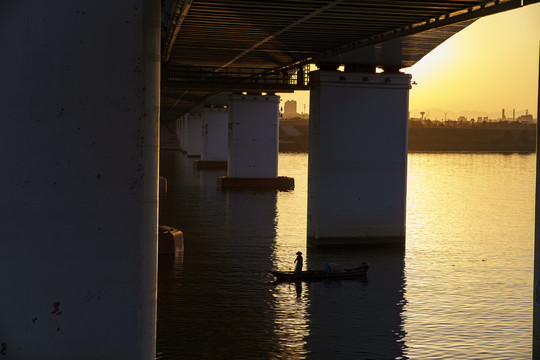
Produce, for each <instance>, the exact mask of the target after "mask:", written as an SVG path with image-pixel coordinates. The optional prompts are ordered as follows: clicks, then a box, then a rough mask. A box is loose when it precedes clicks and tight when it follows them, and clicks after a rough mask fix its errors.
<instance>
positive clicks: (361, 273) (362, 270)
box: [270, 262, 369, 281]
mask: <svg viewBox="0 0 540 360" xmlns="http://www.w3.org/2000/svg"><path fill="white" fill-rule="evenodd" d="M326 265H328V264H326ZM338 269H339V267H338ZM368 270H369V264H368V263H365V262H364V263H362V264H361V265H360V266H358V267H356V268H354V269H343V268H341V269H339V270H335V267H334V269H329V266H325V270H306V271H302V273H298V274H297V273H294V272H293V271H275V270H273V271H270V272H271V273H272V275H274V276H275V277H276V281H317V280H347V279H362V278H365V277H366V275H367V272H368Z"/></svg>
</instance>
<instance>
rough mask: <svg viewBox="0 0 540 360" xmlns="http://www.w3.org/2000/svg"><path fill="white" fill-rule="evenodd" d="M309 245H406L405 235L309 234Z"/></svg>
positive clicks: (318, 246)
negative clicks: (349, 235) (343, 236)
mask: <svg viewBox="0 0 540 360" xmlns="http://www.w3.org/2000/svg"><path fill="white" fill-rule="evenodd" d="M307 246H308V247H312V248H323V247H348V246H350V247H378V246H380V247H405V236H385V237H355V238H338V237H336V238H332V237H325V238H314V237H311V236H308V238H307Z"/></svg>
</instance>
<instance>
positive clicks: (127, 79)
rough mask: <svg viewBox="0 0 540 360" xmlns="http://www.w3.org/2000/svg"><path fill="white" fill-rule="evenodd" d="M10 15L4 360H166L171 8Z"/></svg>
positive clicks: (74, 6) (64, 8)
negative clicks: (160, 279)
mask: <svg viewBox="0 0 540 360" xmlns="http://www.w3.org/2000/svg"><path fill="white" fill-rule="evenodd" d="M0 8H1V10H0V11H1V14H2V16H1V17H2V31H0V49H2V50H1V51H0V64H2V66H1V67H0V78H1V79H2V81H0V93H1V94H2V95H1V96H0V108H1V109H2V110H1V112H0V117H1V119H2V131H1V132H0V147H1V151H0V163H1V164H2V171H1V172H0V189H1V190H0V198H1V199H2V201H1V202H0V237H1V246H0V248H1V250H0V284H1V285H0V293H1V295H0V358H2V359H4V358H5V359H59V360H61V359H154V358H155V328H156V323H155V321H156V318H155V308H156V266H157V263H156V262H157V261H156V260H157V228H158V226H157V219H158V157H159V79H160V76H159V71H160V70H159V69H160V51H159V48H160V45H159V43H160V4H159V2H158V1H153V0H148V1H147V0H128V1H121V2H88V1H84V0H58V1H54V2H53V3H51V2H43V1H36V0H29V1H8V2H4V3H2V4H1V5H0Z"/></svg>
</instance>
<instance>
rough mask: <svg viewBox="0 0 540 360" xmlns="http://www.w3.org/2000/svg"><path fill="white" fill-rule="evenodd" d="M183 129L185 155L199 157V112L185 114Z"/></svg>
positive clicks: (200, 133)
mask: <svg viewBox="0 0 540 360" xmlns="http://www.w3.org/2000/svg"><path fill="white" fill-rule="evenodd" d="M184 131H185V136H186V137H185V144H186V154H187V156H188V157H200V156H201V149H202V118H201V114H200V113H196V114H188V115H187V117H186V122H185V124H184Z"/></svg>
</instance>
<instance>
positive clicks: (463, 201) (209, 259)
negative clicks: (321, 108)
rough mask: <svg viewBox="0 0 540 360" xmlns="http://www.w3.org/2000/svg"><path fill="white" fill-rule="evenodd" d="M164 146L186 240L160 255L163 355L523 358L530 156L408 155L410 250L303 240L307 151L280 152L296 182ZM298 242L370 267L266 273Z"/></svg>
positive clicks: (172, 218)
mask: <svg viewBox="0 0 540 360" xmlns="http://www.w3.org/2000/svg"><path fill="white" fill-rule="evenodd" d="M161 157H162V161H161V175H163V176H165V177H167V179H168V185H169V190H168V196H167V198H166V199H165V200H162V201H161V205H160V221H161V223H163V224H166V225H169V226H174V227H178V228H180V229H181V230H182V231H183V233H184V238H185V249H184V252H183V253H182V254H180V256H176V257H174V256H160V259H159V283H158V329H157V331H158V332H157V351H158V358H159V359H509V360H510V359H512V360H516V359H530V358H531V343H532V273H533V243H534V191H535V155H534V154H533V155H518V154H511V155H503V154H467V153H463V154H447V153H445V154H427V153H426V154H420V153H414V154H409V169H408V191H407V239H406V247H405V250H403V249H381V248H367V249H366V248H359V249H356V248H353V249H351V248H349V249H342V250H339V249H311V248H310V249H307V248H306V217H307V215H306V209H307V154H280V158H279V175H280V176H291V177H294V179H295V184H296V187H295V190H294V191H290V192H276V191H269V192H268V191H267V192H254V191H233V192H223V191H220V190H217V189H216V178H217V177H218V176H220V175H225V171H209V170H204V171H199V170H195V169H194V168H193V160H192V159H188V158H187V157H186V156H185V155H183V154H181V153H180V152H175V151H163V152H162V154H161ZM328 191H332V189H329V190H328ZM297 251H302V252H303V253H304V254H305V255H304V258H305V262H306V265H307V267H308V268H322V267H323V264H324V262H327V261H341V262H343V264H344V265H345V266H346V267H355V266H357V265H359V264H360V263H361V262H362V261H368V262H369V263H370V265H371V268H370V271H369V274H368V279H367V281H354V280H347V281H331V282H324V281H322V282H312V283H307V284H306V283H303V284H301V285H295V284H288V283H285V284H273V283H272V280H273V277H272V276H271V275H269V271H270V270H272V269H279V270H288V269H290V268H293V267H294V264H293V261H294V259H295V253H296V252H297Z"/></svg>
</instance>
